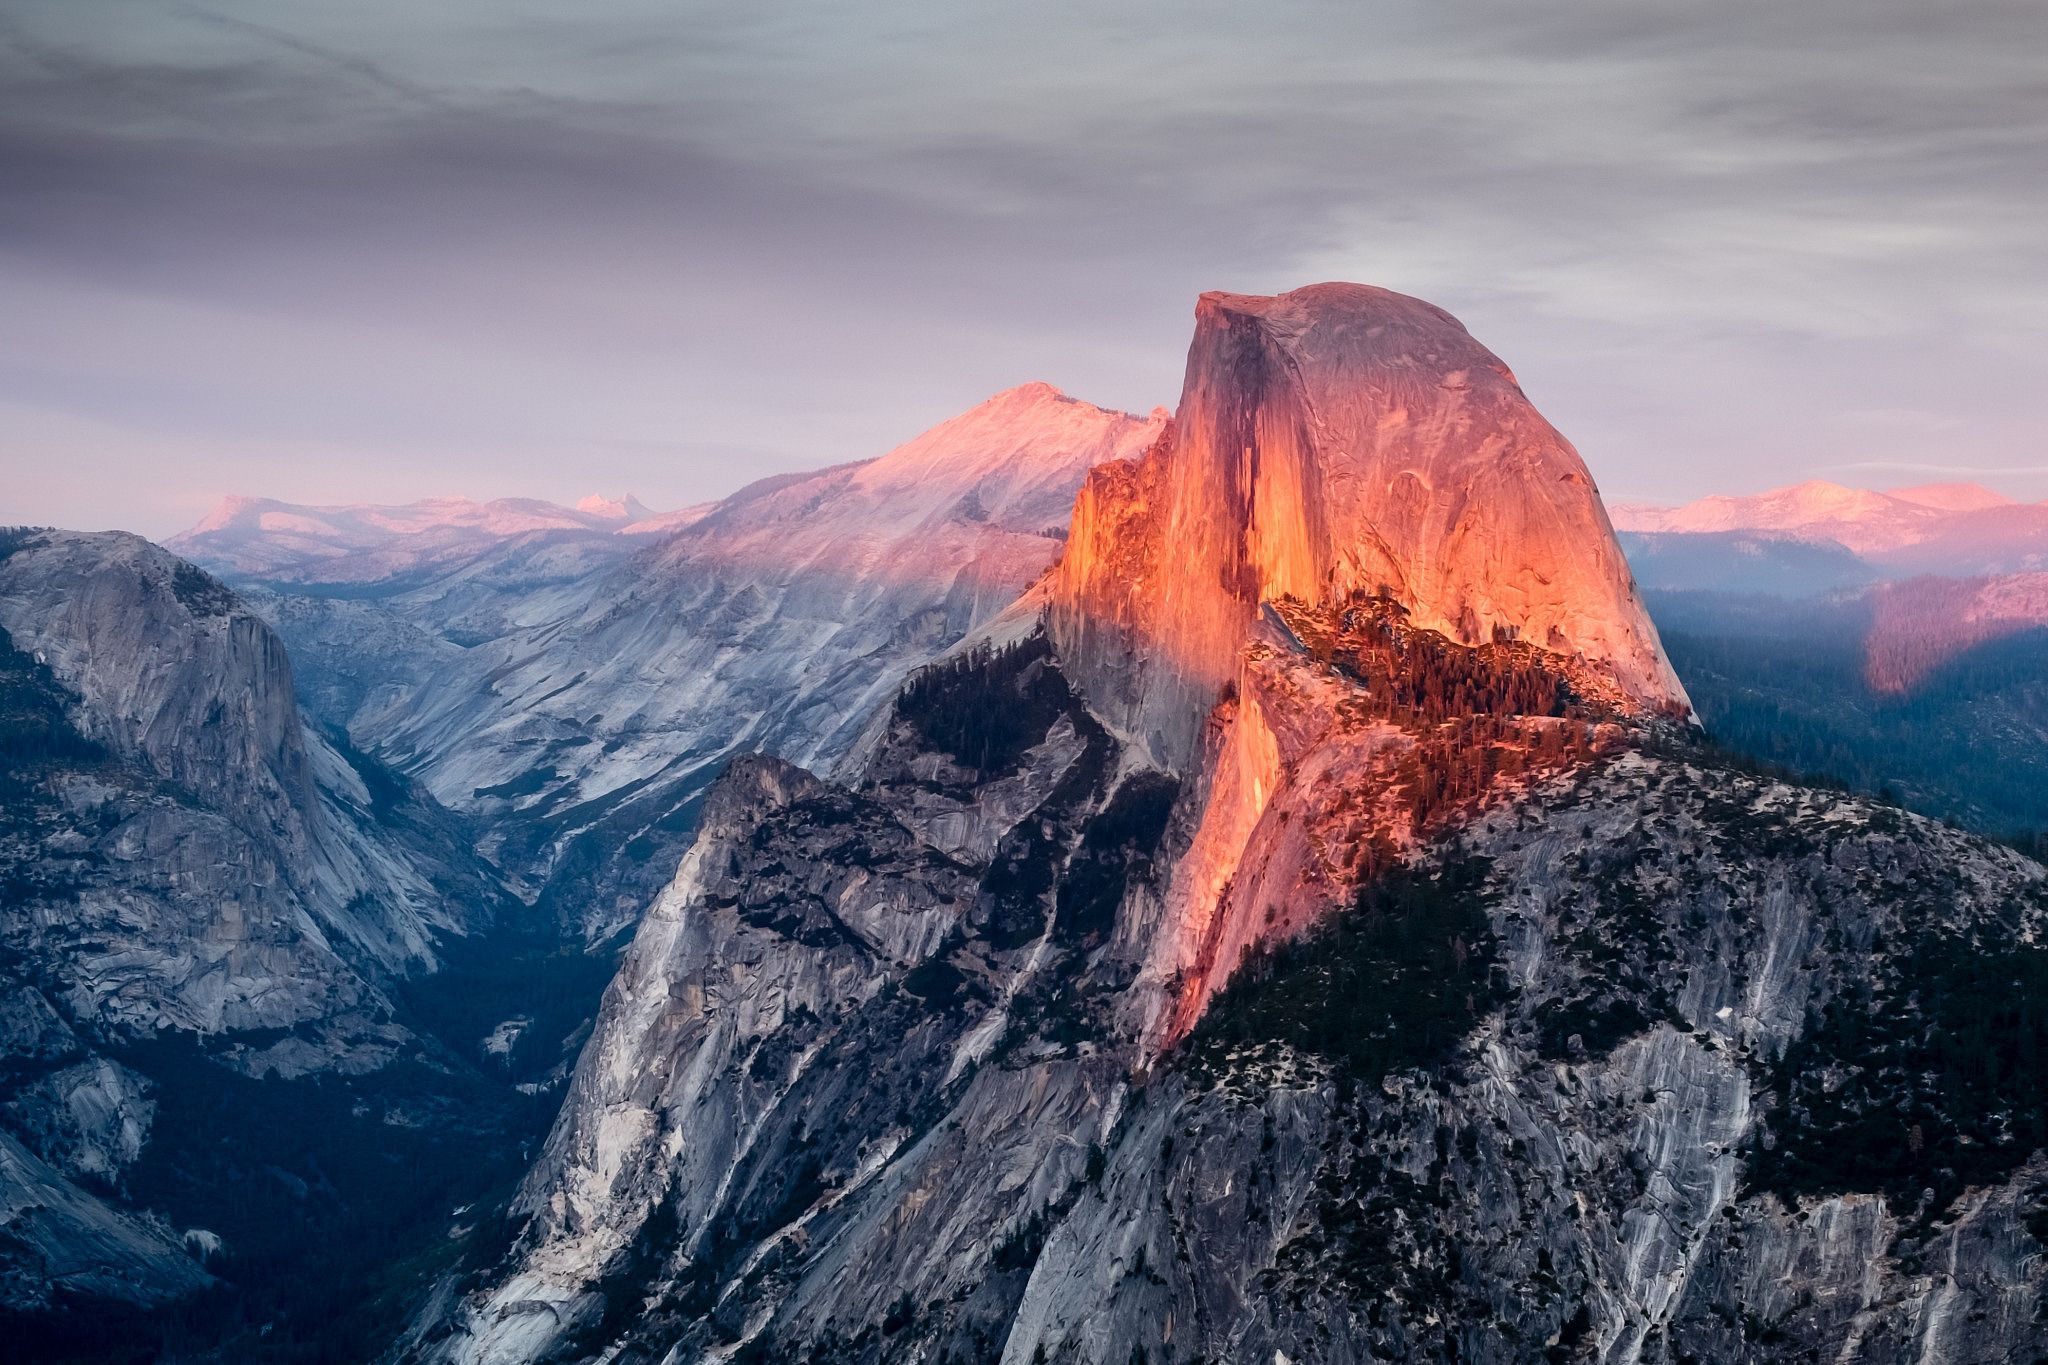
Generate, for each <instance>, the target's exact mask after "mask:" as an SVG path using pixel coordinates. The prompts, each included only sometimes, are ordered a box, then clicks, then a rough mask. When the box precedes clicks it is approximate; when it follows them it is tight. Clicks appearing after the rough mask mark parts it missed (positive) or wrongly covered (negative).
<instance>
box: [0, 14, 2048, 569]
mask: <svg viewBox="0 0 2048 1365" xmlns="http://www.w3.org/2000/svg"><path fill="white" fill-rule="evenodd" d="M2044 222H2048V5H2042V4H2040V3H2038V0H2017V2H2015V3H1980V2H1979V0H1910V2H1909V3H1908V2H1905V0H1799V3H1791V4H1787V3H1784V2H1783V0H1713V2H1711V3H1709V2H1706V0H1689V2H1688V3H1670V2H1667V0H1628V2H1626V3H1623V2H1621V0H1554V2H1552V3H1537V2H1536V0H1515V2H1514V3H1507V2H1505V0H1423V2H1418V3H1406V2H1405V0H1391V2H1390V0H1346V2H1345V3H1302V2H1296V0H1262V3H1260V4H1257V5H1247V4H1243V3H1241V0H1239V2H1237V3H1229V4H1224V3H1211V2H1210V0H1174V3H1121V2H1119V0H1091V2H1090V3H1086V4H1067V3H1062V2H1061V0H1042V2H1041V3H1034V4H1029V5H1025V4H1013V3H999V2H997V0H948V3H945V4H935V3H917V4H909V3H897V2H896V0H862V3H860V4H856V5H847V4H843V3H841V4H800V3H798V4H785V3H775V0H760V2H759V3H753V4H747V5H739V4H724V5H707V4H692V3H675V2H673V0H671V2H668V3H655V0H576V3H570V2H569V0H551V2H550V3H545V4H543V3H534V2H533V0H439V3H430V4H422V3H418V0H350V2H349V3H336V2H335V0H318V3H314V2H313V0H263V2H262V3H253V2H251V0H217V2H209V3H199V4H166V3H161V0H149V2H148V3H137V2H132V0H6V3H5V4H4V5H0V522H4V523H29V524H54V525H63V526H72V527H78V528H82V529H102V528H108V527H120V528H123V529H129V530H134V531H139V532H141V533H143V534H145V535H150V536H155V537H163V536H166V535H169V534H171V533H173V532H175V531H177V530H179V529H182V528H183V527H185V526H188V525H190V524H191V523H193V522H194V521H196V520H198V519H199V518H200V517H201V516H203V515H204V514H205V512H206V511H207V509H208V508H209V507H210V506H211V505H212V504H213V503H214V502H216V501H217V500H218V499H219V498H220V497H222V496H223V495H226V494H230V493H236V494H247V495H256V496H268V497H275V498H280V499H284V500H287V501H294V502H310V503H354V502H407V501H411V500H413V499H416V498H420V497H427V496H447V495H461V496H468V497H473V498H478V499H488V498H495V497H508V496H520V497H539V498H548V499H552V500H555V501H562V502H573V501H575V500H576V499H577V498H580V497H582V496H584V495H586V494H589V493H593V492H602V493H605V494H607V495H613V496H616V495H619V494H623V493H625V492H628V491H630V492H633V493H636V494H638V495H639V497H640V498H641V499H642V500H643V501H644V502H646V503H648V504H649V505H650V506H654V507H657V508H668V507H676V506H683V505H687V504H689V503H694V502H698V501H702V500H704V499H707V498H711V497H717V496H721V495H723V494H724V493H727V492H730V491H731V490H733V489H734V488H737V487H739V486H740V485H741V484H744V483H746V482H749V481H751V480H752V479H755V478H758V477H761V476H763V475H767V474H773V473H779V472H784V471H787V470H793V469H805V468H813V467H817V466H821V465H826V464H832V463H837V462H840V461H844V460H849V459H861V458H865V457H868V456H872V455H878V454H881V453H883V452H884V451H886V450H888V449H890V448H891V447H893V446H895V445H897V444H899V443H901V442H902V441H905V440H908V439H909V438H910V437H912V436H914V435H916V434H917V433H918V432H919V431H921V430H923V429H925V428H927V427H929V426H931V425H933V424H935V423H937V422H939V421H942V420H944V419H945V418H946V417H949V416H951V415H953V414H954V413H956V412H959V411H961V410H963V409H965V408H967V407H969V406H971V405H973V404H974V403H976V402H979V401H980V400H981V399H983V398H985V397H987V396H989V395H990V394H992V393H995V392H997V391H999V390H1002V389H1005V388H1008V387H1011V386H1013V385H1016V384H1021V383H1025V382H1027V381H1031V380H1045V381H1048V382H1050V383H1053V384H1056V385H1058V386H1060V387H1061V388H1062V389H1064V390H1066V391H1067V392H1068V393H1070V394H1073V395H1075V396H1077V397H1081V398H1086V399H1088V400H1090V401H1093V402H1097V403H1100V404H1102V405H1104V406H1107V407H1118V408H1125V409H1129V410H1132V411H1138V412H1143V411H1147V410H1149V409H1150V408H1151V407H1153V406H1154V405H1155V404H1164V405H1166V406H1168V407H1171V406H1172V405H1173V404H1174V402H1175V401H1176V399H1177V397H1178V394H1179V388H1180V375H1181V369H1182V365H1183V361H1184V358H1185V354H1186V347H1187V341H1188V337H1189V334H1190V331H1191V327H1192V319H1193V308H1194V301H1195V296H1196V295H1197V294H1198V293H1200V292H1201V291H1203V290H1207V289H1228V290H1234V291H1239V292H1250V293H1272V292H1277V291H1280V290H1284V289H1289V288H1294V287H1296V286H1299V285H1303V284H1308V283H1312V282H1315V281H1318V280H1327V279H1348V280H1357V281H1362V282H1365V283H1369V284H1377V285H1382V286H1385V287H1387V288H1391V289H1396V290H1400V291H1402V292H1404V293H1410V294H1415V295H1419V296H1421V297H1423V298H1427V299H1429V300H1431V301H1432V302H1434V303H1437V304H1440V305H1441V306H1443V307H1446V308H1448V309H1450V310H1451V311H1452V312H1453V313H1455V314H1457V315H1458V316H1459V317H1460V318H1461V319H1462V320H1463V321H1464V322H1465V324H1466V325H1467V327H1468V328H1469V329H1470V330H1471V331H1472V332H1473V333H1474V335H1476V336H1477V337H1478V338H1479V339H1480V340H1481V341H1482V342H1484V343H1485V344H1487V345H1488V346H1489V347H1491V348H1492V349H1493V350H1494V351H1495V352H1496V353H1497V354H1499V355H1500V356H1501V357H1502V358H1503V359H1504V360H1505V361H1506V362H1507V363H1508V364H1509V365H1510V366H1512V367H1513V369H1514V370H1515V372H1516V374H1517V376H1518V378H1519V379H1520V380H1521V381H1522V384H1523V387H1524V389H1525V390H1526V392H1527V393H1528V394H1529V396H1530V397H1531V398H1532V399H1533V400H1534V401H1535V402H1536V404H1537V406H1538V407H1539V408H1540V409H1542V410H1543V412H1544V413H1545V415H1546V416H1548V417H1549V418H1550V419H1551V421H1552V422H1553V423H1554V424H1555V425H1556V426H1557V427H1559V429H1561V430H1562V431H1563V432H1564V433H1565V434H1566V435H1567V436H1568V437H1570V438H1571V439H1572V441H1573V442H1574V444H1575V445H1577V447H1578V448H1579V450H1580V452H1581V453H1582V454H1583V455H1584V456H1585V457H1586V460H1587V462H1588V464H1589V465H1590V466H1591V467H1592V470H1593V473H1594V475H1595V477H1596V479H1597V480H1598V481H1599V484H1600V486H1601V489H1602V491H1603V493H1604V494H1605V495H1606V496H1607V498H1608V499H1609V501H1611V502H1618V501H1659V502H1677V501H1684V500H1687V499H1690V498H1693V497H1697V496H1701V495H1704V494H1707V493H1716V492H1721V493H1746V492H1755V491H1760V490H1762V489H1764V488H1768V487H1773V486H1777V485H1782V484H1785V483H1791V482H1796V481H1798V480H1800V479H1804V478H1826V479H1833V480H1836V481H1838V482H1844V483H1850V484H1858V485H1863V486H1869V487H1886V486H1891V485H1897V484H1910V483H1922V482H1929V481H1934V480H1939V479H1949V478H1955V479H1972V480H1976V481H1979V482H1983V483H1985V484H1988V485H1989V486H1991V487H1994V488H1997V489H1999V490H2000V491H2003V492H2005V493H2008V494H2010V495H2012V496H2015V497H2021V498H2026V499H2029V500H2032V499H2039V498H2043V497H2048V439H2044V435H2043V432H2044V430H2048V421H2044V418H2048V232H2044V231H2043V230H2042V224H2043V223H2044Z"/></svg>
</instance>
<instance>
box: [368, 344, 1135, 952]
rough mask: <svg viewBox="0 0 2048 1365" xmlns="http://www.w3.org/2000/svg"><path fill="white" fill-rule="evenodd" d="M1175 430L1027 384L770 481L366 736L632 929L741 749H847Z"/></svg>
mask: <svg viewBox="0 0 2048 1365" xmlns="http://www.w3.org/2000/svg"><path fill="white" fill-rule="evenodd" d="M1164 421H1165V417H1164V414H1154V415H1153V416H1151V417H1140V416H1134V415H1132V414H1130V413H1124V412H1115V411H1111V410H1109V409H1105V408H1099V407H1097V406H1095V405H1094V404H1092V403H1085V402H1081V401H1080V400H1078V399H1074V398H1070V397H1068V396H1066V395H1065V394H1062V393H1061V392H1060V391H1059V390H1058V389H1055V388H1054V387H1052V386H1051V385H1050V384H1026V385H1022V386H1020V387H1018V388H1015V389H1011V390H1008V391H1006V392H1004V393H1000V394H997V395H996V396H995V397H993V398H991V399H989V400H988V401H987V402H985V403H981V404H979V405H977V406H976V407H974V408H971V409H969V410H968V411H967V412H965V413H962V414H960V415H959V416H957V417H955V418H952V419H951V420H949V421H946V422H943V423H941V424H940V425H938V426H936V427H934V428H932V429H931V430H930V431H927V432H925V433H924V434H923V435H921V436H919V437H917V438H916V439H915V440H912V441H910V442H908V443H907V444H905V445H903V446H900V447H898V448H897V449H896V450H893V451H891V452H889V453H888V454H887V455H884V456H882V457H881V458H879V459H875V460H868V461H864V462H861V463H859V464H852V465H842V466H838V467H835V468H831V469H826V470H819V471H815V472H811V473H805V474H791V475H785V476H778V477H775V478H770V479H764V480H761V481H760V482H759V483H757V484H754V485H752V486H750V487H748V488H746V489H742V490H741V491H740V492H738V493H736V494H734V495H733V496H732V497H730V498H727V499H726V500H725V501H724V502H721V503H719V504H718V505H717V506H716V507H715V508H714V509H713V510H712V511H711V512H710V513H708V514H706V515H705V516H703V517H702V518H701V519H699V520H698V521H696V522H695V523H694V524H693V525H691V526H690V527H688V528H687V529H685V530H683V531H681V532H680V533H678V534H676V535H674V536H672V537H671V538H669V539H667V540H665V541H663V542H661V543H660V544H659V545H656V546H654V547H652V548H650V549H648V550H646V551H644V552H643V553H641V554H638V555H636V556H634V557H633V558H632V559H630V560H629V561H627V562H625V563H623V564H621V565H620V566H618V568H616V569H615V570H613V571H612V572H610V573H609V574H605V575H601V576H598V577H595V578H593V579H591V580H588V581H586V582H583V583H581V584H579V585H578V587H577V589H576V595H575V597H574V598H573V599H572V600H571V601H570V602H569V603H568V604H567V606H566V607H565V609H563V610H562V611H561V612H560V613H559V614H557V615H555V616H553V617H552V618H550V619H547V620H544V621H542V622H540V623H539V624H536V625H534V626H532V627H530V628H528V629H525V630H522V631H519V632H515V633H509V634H507V635H505V636H503V637H502V638H500V639H496V640H492V641H489V642H487V643H485V644H481V645H478V646H476V647H475V648H473V649H470V650H469V651H468V652H467V653H466V654H465V655H464V656H462V657H461V658H459V659H455V660H451V661H450V662H449V664H448V665H447V666H446V667H445V668H444V669H442V670H440V671H439V672H438V673H437V674H436V675H435V676H434V677H433V678H432V680H431V682H430V683H429V684H427V685H423V686H421V687H419V688H418V689H417V690H416V691H414V692H413V693H411V694H410V695H409V696H408V697H407V698H406V699H405V700H403V701H402V702H401V703H400V704H399V705H397V706H395V707H393V708H392V709H391V710H390V711H389V712H388V713H387V714H384V715H382V716H367V715H366V716H363V717H360V718H359V726H360V729H359V738H360V740H361V742H363V743H364V744H365V745H366V747H369V746H371V745H374V747H376V748H377V750H378V751H379V753H380V754H382V755H383V756H385V757H387V758H389V759H391V760H392V761H393V762H395V763H396V764H398V765H400V766H402V767H404V768H405V769H407V770H408V771H410V772H413V773H415V774H417V775H418V776H419V778H420V779H421V780H422V781H423V782H424V783H425V784H426V785H427V786H428V788H429V789H430V790H432V791H433V793H434V794H435V795H436V796H437V797H438V798H439V799H440V800H442V801H443V802H444V803H446V804H447V805H449V806H451V807H455V808H458V809H467V810H469V811H472V812H474V813H476V814H477V815H478V816H479V817H481V818H483V819H486V820H491V821H496V822H498V824H499V825H500V826H501V827H507V828H513V829H515V830H517V829H520V828H527V829H531V830H539V831H541V834H540V835H539V836H538V837H540V838H542V839H544V840H545V842H542V843H540V844H539V845H538V846H536V847H531V848H527V847H519V846H514V845H513V844H511V843H509V842H508V843H507V844H505V845H503V846H500V847H497V848H494V849H492V850H491V852H492V854H493V856H495V857H496V858H498V859H499V861H500V862H501V864H502V865H504V866H506V867H507V868H508V869H510V870H514V871H516V872H521V873H526V874H528V875H529V876H530V878H531V883H530V884H532V885H534V886H536V887H538V886H541V885H543V884H546V883H547V880H548V878H549V877H551V876H555V875H557V874H558V873H559V874H560V875H561V877H562V878H563V879H564V880H562V881H560V882H559V883H558V885H569V884H572V883H573V885H574V886H575V887H576V888H577V890H578V891H579V892H580V894H577V895H576V896H574V897H573V903H571V901H570V900H569V899H564V903H563V905H562V913H563V915H564V916H565V917H568V918H571V919H573V920H580V922H581V927H582V928H583V929H584V930H585V932H587V933H589V934H590V935H591V936H592V937H593V938H595V937H601V936H603V935H604V934H607V933H611V932H614V931H616V930H617V929H619V928H620V927H621V926H623V925H625V924H629V923H630V922H631V921H632V920H633V919H634V918H635V917H637V916H638V915H639V914H640V913H641V912H642V911H643V910H644V909H645V908H646V906H647V904H648V902H649V901H650V900H651V899H652V897H653V896H654V894H656V893H658V892H659V890H660V887H661V885H662V883H663V882H665V881H666V879H667V875H668V873H669V872H671V871H672V870H673V869H674V866H675V859H676V858H677V857H679V856H680V855H681V852H682V850H683V848H685V847H686V846H687V841H688V837H689V832H690V830H691V829H693V828H694V825H695V811H696V809H697V806H698V803H699V802H701V801H702V799H703V796H704V793H705V791H706V790H707V789H708V788H709V786H710V784H711V782H712V781H713V779H715V778H716V776H717V775H718V772H719V771H720V770H721V769H722V768H723V767H724V766H725V765H726V764H727V763H728V762H730V761H732V760H733V759H734V758H735V757H737V756H739V755H742V754H747V753H756V752H767V753H773V754H777V755H779V756H781V757H783V758H787V759H789V760H790V761H792V762H795V763H798V764H801V765H803V766H806V767H809V768H812V769H814V770H818V771H823V770H825V769H826V768H827V767H829V766H830V765H831V764H832V763H834V762H835V761H837V760H838V759H839V758H840V757H841V756H842V755H843V754H844V753H845V752H846V751H847V749H848V748H849V747H850V746H851V745H852V744H853V742H854V741H855V739H856V738H857V737H858V735H859V733H860V730H861V726H862V724H863V722H864V721H865V720H866V719H867V717H868V716H869V714H870V713H871V712H873V710H874V709H875V707H876V706H877V705H878V704H880V703H883V702H886V701H887V699H888V698H889V697H890V696H891V694H893V692H894V691H895V689H896V687H897V685H898V684H900V683H901V682H902V680H903V678H904V676H905V675H906V674H907V673H908V672H909V671H910V670H911V669H913V668H915V667H917V666H918V665H920V664H922V663H924V662H925V661H926V660H928V659H930V658H931V657H932V656H933V655H934V654H936V653H939V652H941V651H943V650H945V649H946V648H948V647H949V646H951V645H952V644H954V643H955V642H957V641H958V640H959V639H960V638H961V637H962V636H963V635H965V634H966V633H967V632H968V631H970V630H972V629H974V628H976V627H978V626H980V625H981V624H982V623H984V622H985V621H987V620H988V619H989V618H990V617H993V616H995V615H996V614H997V613H999V612H1001V611H1002V610H1003V609H1004V608H1005V607H1007V606H1009V604H1010V603H1011V602H1012V601H1013V600H1014V599H1015V598H1016V597H1017V595H1018V594H1019V593H1020V592H1022V591H1023V590H1024V589H1025V588H1026V587H1028V586H1029V585H1030V584H1031V583H1032V582H1033V581H1034V580H1035V579H1037V578H1039V577H1040V576H1041V575H1043V574H1044V572H1045V570H1046V569H1047V567H1048V566H1049V565H1051V564H1052V562H1053V561H1054V560H1055V559H1056V558H1057V557H1058V556H1059V554H1060V551H1061V548H1062V545H1063V541H1064V537H1065V535H1066V527H1067V517H1068V515H1069V513H1070V512H1071V511H1072V509H1073V505H1074V494H1075V490H1076V489H1078V488H1079V487H1080V486H1081V484H1082V482H1083V480H1085V479H1086V478H1087V476H1088V473H1089V471H1090V470H1091V469H1093V468H1095V467H1096V466H1098V465H1101V464H1104V463H1105V462H1122V461H1128V460H1130V459H1132V458H1135V457H1136V456H1137V455H1139V454H1141V453H1142V452H1143V451H1144V450H1145V448H1146V447H1147V446H1148V445H1149V444H1150V443H1151V442H1152V441H1153V439H1154V438H1155V437H1157V435H1158V434H1159V431H1160V429H1161V427H1162V426H1163V424H1164ZM621 849H627V850H629V852H630V855H631V856H629V857H621V856H620V850H621ZM585 865H588V866H591V867H595V868H596V869H597V870H596V871H595V872H588V873H586V872H582V871H579V868H581V867H583V866H585ZM565 869H566V870H565Z"/></svg>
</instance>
